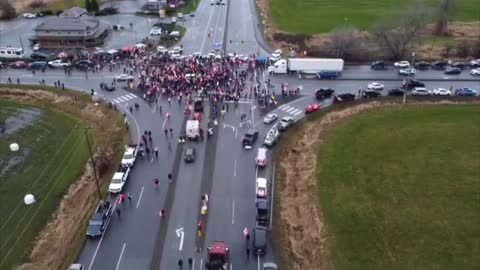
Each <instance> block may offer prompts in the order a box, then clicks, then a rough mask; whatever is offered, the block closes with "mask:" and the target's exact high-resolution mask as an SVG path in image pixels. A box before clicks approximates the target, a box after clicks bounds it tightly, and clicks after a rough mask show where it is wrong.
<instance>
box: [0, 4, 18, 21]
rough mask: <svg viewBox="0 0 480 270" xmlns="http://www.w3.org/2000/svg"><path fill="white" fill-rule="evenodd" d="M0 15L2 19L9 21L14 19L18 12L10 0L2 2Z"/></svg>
mask: <svg viewBox="0 0 480 270" xmlns="http://www.w3.org/2000/svg"><path fill="white" fill-rule="evenodd" d="M0 13H1V16H0V18H1V19H7V20H9V19H13V18H15V16H16V15H17V11H16V10H15V8H14V7H13V6H12V4H10V2H9V1H8V0H0Z"/></svg>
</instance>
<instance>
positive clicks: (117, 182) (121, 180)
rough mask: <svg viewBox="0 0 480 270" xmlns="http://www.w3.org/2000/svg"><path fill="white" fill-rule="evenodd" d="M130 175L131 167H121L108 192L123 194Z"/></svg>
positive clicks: (115, 174) (114, 175)
mask: <svg viewBox="0 0 480 270" xmlns="http://www.w3.org/2000/svg"><path fill="white" fill-rule="evenodd" d="M129 175H130V167H129V166H124V165H120V166H119V167H118V169H117V171H116V172H115V173H114V174H113V177H112V180H111V182H110V185H109V186H108V191H109V192H110V193H120V192H122V189H123V187H124V186H125V183H126V182H127V180H128V176H129Z"/></svg>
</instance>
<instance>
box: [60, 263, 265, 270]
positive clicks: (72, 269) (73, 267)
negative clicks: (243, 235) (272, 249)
mask: <svg viewBox="0 0 480 270" xmlns="http://www.w3.org/2000/svg"><path fill="white" fill-rule="evenodd" d="M84 269H85V268H83V265H81V264H79V263H74V264H70V266H69V267H68V270H84ZM264 269H265V268H264Z"/></svg>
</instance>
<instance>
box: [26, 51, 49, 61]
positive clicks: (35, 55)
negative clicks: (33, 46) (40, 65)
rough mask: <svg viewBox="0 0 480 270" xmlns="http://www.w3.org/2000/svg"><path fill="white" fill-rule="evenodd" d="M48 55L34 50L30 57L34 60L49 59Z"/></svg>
mask: <svg viewBox="0 0 480 270" xmlns="http://www.w3.org/2000/svg"><path fill="white" fill-rule="evenodd" d="M47 58H48V55H46V54H44V53H39V52H34V53H32V54H30V59H32V60H47Z"/></svg>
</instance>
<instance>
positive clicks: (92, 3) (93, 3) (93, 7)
mask: <svg viewBox="0 0 480 270" xmlns="http://www.w3.org/2000/svg"><path fill="white" fill-rule="evenodd" d="M90 1H92V2H91V5H92V11H95V12H97V11H98V2H97V0H90Z"/></svg>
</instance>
